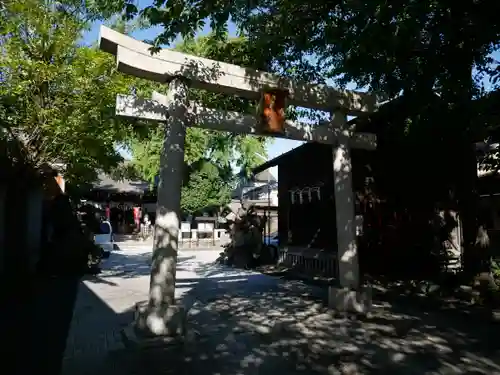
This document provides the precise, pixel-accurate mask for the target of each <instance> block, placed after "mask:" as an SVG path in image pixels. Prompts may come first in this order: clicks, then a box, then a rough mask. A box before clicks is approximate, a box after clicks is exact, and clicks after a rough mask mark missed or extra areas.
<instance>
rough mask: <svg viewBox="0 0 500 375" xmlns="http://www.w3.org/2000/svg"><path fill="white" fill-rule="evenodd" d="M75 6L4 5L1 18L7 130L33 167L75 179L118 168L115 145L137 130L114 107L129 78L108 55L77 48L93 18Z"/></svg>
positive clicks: (0, 72)
mask: <svg viewBox="0 0 500 375" xmlns="http://www.w3.org/2000/svg"><path fill="white" fill-rule="evenodd" d="M78 4H79V2H78V3H75V4H73V3H71V2H67V3H61V2H52V1H38V0H27V1H22V2H5V3H4V5H3V7H2V8H1V13H2V16H1V17H0V30H1V32H0V48H1V53H0V76H1V80H2V85H0V99H1V100H0V103H1V104H0V107H1V110H0V116H3V118H2V121H1V123H2V126H3V127H4V128H6V129H7V130H8V132H6V133H3V134H4V136H6V135H7V136H8V137H11V138H12V137H14V138H16V139H17V140H19V141H20V142H21V143H22V144H23V146H24V148H25V151H26V156H27V159H28V160H29V161H30V162H31V163H32V164H33V165H34V166H36V167H38V166H40V165H42V164H49V165H50V164H54V163H61V164H65V165H66V170H65V176H66V179H67V180H68V181H69V182H70V183H73V184H78V183H81V182H89V181H92V180H93V179H95V177H96V175H97V171H98V170H99V169H101V170H105V171H109V170H111V169H112V168H113V167H115V166H116V165H117V164H118V163H119V162H120V161H121V160H122V157H121V156H120V154H119V152H118V151H117V148H116V146H117V144H119V143H120V142H124V141H125V140H126V139H128V137H129V136H130V134H131V132H132V131H133V127H132V125H131V124H130V123H127V122H126V121H121V120H120V119H117V118H116V117H115V109H114V107H115V96H116V94H117V93H125V92H127V91H128V90H129V87H130V85H131V83H132V79H131V78H129V77H126V76H124V75H122V74H120V73H118V72H117V70H116V68H115V64H114V61H113V59H112V58H111V57H110V56H108V55H106V54H105V53H101V52H100V51H98V50H96V49H95V48H88V47H81V46H79V44H78V42H79V40H80V38H81V35H82V32H83V31H84V30H85V28H86V25H87V19H93V18H94V17H95V16H96V15H95V14H94V13H93V12H87V11H86V9H85V8H81V7H80V6H77V5H78Z"/></svg>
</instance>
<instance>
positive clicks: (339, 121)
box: [328, 110, 371, 314]
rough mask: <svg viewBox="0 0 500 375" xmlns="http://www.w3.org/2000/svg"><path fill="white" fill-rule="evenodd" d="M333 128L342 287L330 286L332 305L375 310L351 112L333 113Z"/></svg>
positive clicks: (335, 192) (335, 194) (349, 309)
mask: <svg viewBox="0 0 500 375" xmlns="http://www.w3.org/2000/svg"><path fill="white" fill-rule="evenodd" d="M331 126H332V128H333V129H332V130H333V131H334V132H335V133H337V144H336V145H334V147H333V176H334V190H335V191H334V197H335V218H336V227H337V228H336V229H337V250H338V253H337V265H338V269H337V271H338V281H339V284H340V285H339V286H338V287H330V289H329V296H328V299H329V305H330V307H333V308H334V309H336V310H338V311H344V312H356V313H361V314H364V313H368V312H369V310H370V309H371V289H370V288H369V287H367V286H363V287H361V284H360V272H359V259H358V246H357V238H356V216H355V204H354V192H353V188H352V162H351V153H350V148H349V138H350V136H351V130H350V129H348V127H347V114H346V113H345V112H344V111H342V110H337V111H335V112H334V113H333V114H332V119H331Z"/></svg>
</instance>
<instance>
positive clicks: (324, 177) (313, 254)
mask: <svg viewBox="0 0 500 375" xmlns="http://www.w3.org/2000/svg"><path fill="white" fill-rule="evenodd" d="M377 126H378V128H376V127H375V125H374V126H373V127H367V128H365V129H363V130H365V131H370V132H373V133H375V134H377V137H378V145H377V150H374V151H368V150H362V149H352V150H351V157H352V178H353V181H352V183H353V191H354V198H355V212H356V221H357V223H356V224H357V226H358V228H357V229H358V230H357V235H358V236H357V238H358V251H359V262H360V267H361V271H362V274H377V275H384V276H388V277H389V276H390V277H395V278H398V279H401V278H410V279H419V278H428V277H430V275H435V274H437V272H439V270H440V269H441V268H440V267H442V266H443V260H442V254H441V252H442V251H445V250H443V249H442V243H444V242H445V241H444V240H443V239H441V241H440V240H436V238H438V239H439V236H440V235H441V234H440V233H442V232H443V230H447V231H448V233H450V232H451V231H452V230H453V229H456V228H459V222H458V220H456V212H457V211H458V208H457V205H456V199H455V196H454V195H455V193H454V187H453V186H452V185H450V183H449V181H452V178H450V175H451V174H452V173H454V171H452V170H449V169H445V168H443V166H445V165H449V164H446V163H447V162H448V161H447V160H435V154H433V153H432V152H429V150H428V149H426V148H425V147H423V145H422V144H418V143H416V142H414V141H411V142H410V141H407V140H404V139H403V140H402V139H401V138H399V137H397V136H395V134H394V133H392V132H391V130H390V129H387V127H384V126H383V124H382V126H380V124H378V125H377ZM273 166H277V167H278V173H279V181H278V196H279V205H278V206H279V207H278V219H279V223H278V231H279V241H280V247H281V249H282V250H281V251H282V253H281V254H282V261H285V262H288V263H291V264H292V265H294V266H298V267H299V268H303V269H304V271H306V272H309V271H313V272H315V273H320V274H324V275H327V276H332V277H334V276H335V273H336V269H337V267H336V261H335V259H336V249H337V239H336V236H337V231H336V212H335V199H334V177H333V150H332V147H331V146H330V145H325V144H318V143H306V144H304V145H302V146H300V147H297V148H295V149H293V150H291V151H289V152H288V153H285V154H283V155H281V156H279V157H278V158H275V159H273V160H271V161H269V162H267V163H265V164H263V165H262V166H260V167H259V168H257V169H255V170H254V173H256V172H259V171H262V170H265V169H267V168H270V167H273ZM457 230H458V229H457ZM455 237H456V238H459V237H460V236H459V235H456V236H455ZM457 242H459V240H457ZM450 246H451V247H452V248H453V249H458V250H457V251H458V255H456V254H455V255H454V256H455V257H459V256H460V246H461V245H460V243H452V244H450ZM455 261H456V260H455Z"/></svg>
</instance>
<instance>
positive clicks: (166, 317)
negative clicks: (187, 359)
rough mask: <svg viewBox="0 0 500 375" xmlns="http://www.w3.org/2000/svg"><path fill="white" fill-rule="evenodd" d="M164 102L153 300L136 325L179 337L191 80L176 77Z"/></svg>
mask: <svg viewBox="0 0 500 375" xmlns="http://www.w3.org/2000/svg"><path fill="white" fill-rule="evenodd" d="M164 101H165V103H161V104H163V105H164V106H165V107H166V109H167V111H168V116H167V119H166V122H165V139H164V143H163V150H162V153H161V158H160V183H159V186H158V201H157V208H156V222H155V235H154V245H153V259H152V265H151V280H150V287H149V299H148V301H147V303H143V304H142V305H140V306H138V308H137V313H136V319H135V322H134V327H133V328H134V331H135V334H136V335H140V336H147V337H153V338H154V337H160V338H164V337H178V336H182V335H184V334H185V330H186V327H185V325H186V319H185V316H186V312H185V310H184V308H183V306H181V305H177V304H176V300H175V273H176V264H177V250H178V238H179V237H178V235H179V227H180V201H181V187H182V176H183V166H184V141H185V137H186V125H187V124H186V123H187V110H188V104H189V103H188V83H187V81H186V80H185V79H182V78H175V79H173V80H172V81H171V82H170V85H169V93H168V95H167V96H166V97H165V100H164Z"/></svg>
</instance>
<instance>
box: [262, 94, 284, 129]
mask: <svg viewBox="0 0 500 375" xmlns="http://www.w3.org/2000/svg"><path fill="white" fill-rule="evenodd" d="M287 97H288V92H287V91H285V90H278V89H273V90H268V91H264V92H263V93H262V97H261V102H260V106H259V117H260V131H261V132H262V133H268V134H279V133H284V132H285V109H286V99H287Z"/></svg>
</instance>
